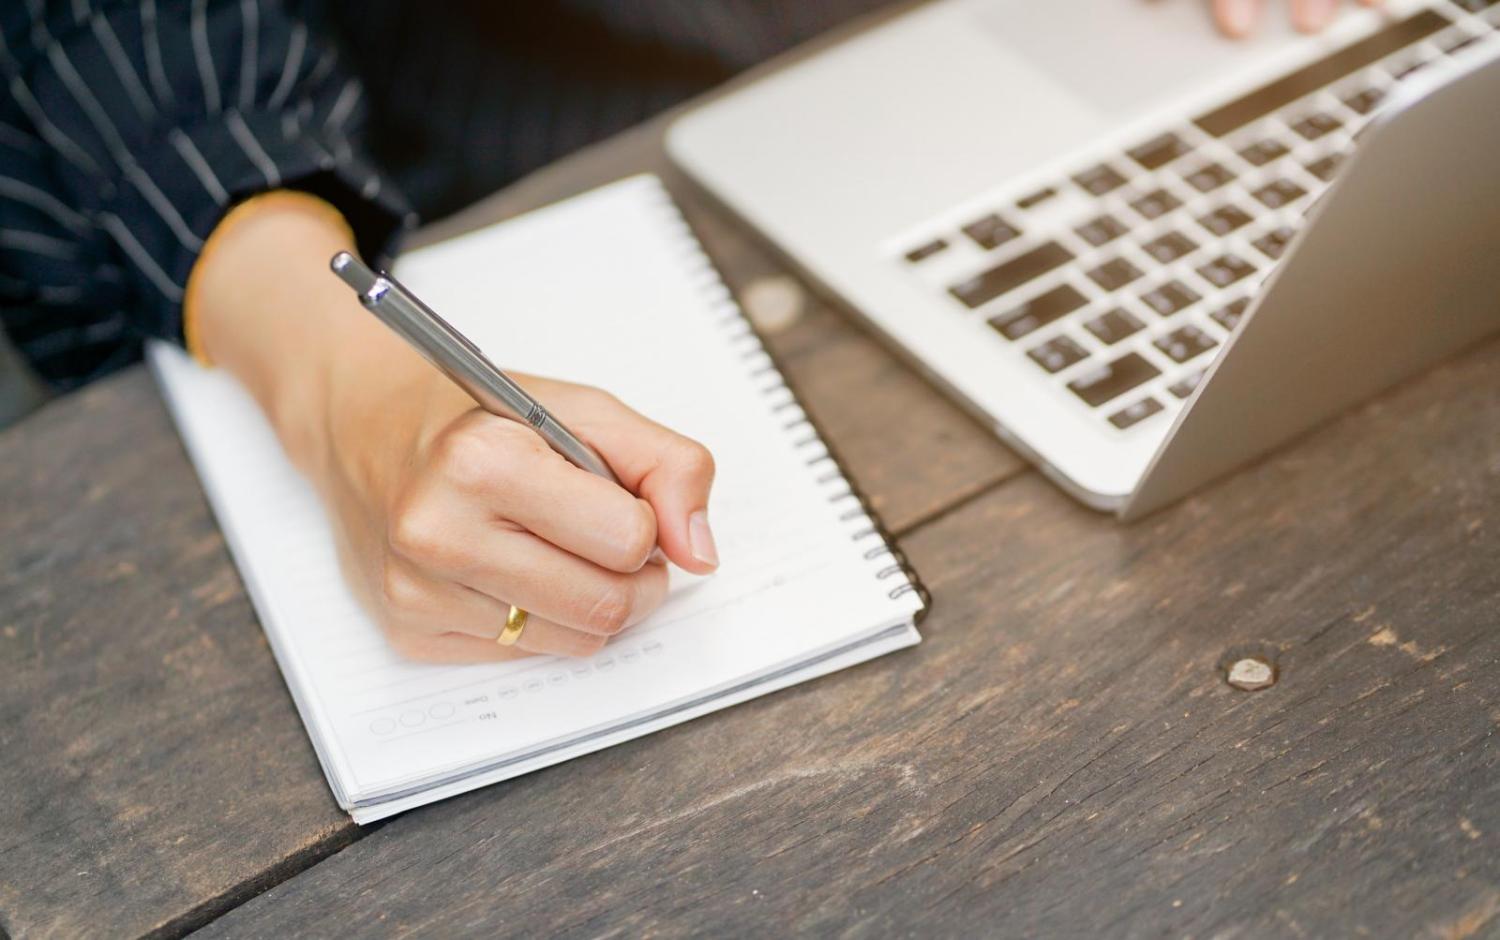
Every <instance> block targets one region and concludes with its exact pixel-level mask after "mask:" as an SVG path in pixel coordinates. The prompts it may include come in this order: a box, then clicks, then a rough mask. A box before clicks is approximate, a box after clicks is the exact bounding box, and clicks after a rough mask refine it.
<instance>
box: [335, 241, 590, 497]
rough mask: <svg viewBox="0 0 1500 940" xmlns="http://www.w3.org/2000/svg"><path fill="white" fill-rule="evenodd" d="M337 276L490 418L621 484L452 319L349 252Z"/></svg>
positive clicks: (338, 262) (339, 261)
mask: <svg viewBox="0 0 1500 940" xmlns="http://www.w3.org/2000/svg"><path fill="white" fill-rule="evenodd" d="M329 267H331V268H333V273H334V274H337V275H338V276H339V277H340V278H341V279H342V280H343V281H344V283H345V284H348V285H349V286H350V287H352V288H354V291H355V293H357V294H358V295H359V302H360V303H361V304H363V305H364V308H365V309H366V310H368V311H370V312H371V313H373V314H375V316H377V317H379V318H380V320H381V322H382V323H384V324H385V325H386V326H388V327H390V328H391V329H392V330H395V331H396V335H398V336H400V337H401V338H402V339H404V340H406V341H407V342H408V343H410V344H411V346H412V348H414V349H416V351H417V352H419V353H421V354H422V356H423V358H425V359H426V360H427V361H428V362H430V363H432V364H433V365H434V366H437V368H438V369H439V371H441V372H442V373H443V374H444V375H446V376H447V377H448V378H450V379H452V380H453V382H454V383H455V384H456V385H458V387H459V388H461V389H463V390H464V391H466V392H468V393H469V396H470V397H471V398H473V399H474V401H476V402H478V403H479V406H480V407H481V408H483V409H484V410H485V411H488V412H489V413H490V414H495V415H500V416H501V417H503V418H514V419H516V420H517V421H524V422H526V423H527V424H529V425H531V426H532V427H533V428H535V429H536V432H537V433H538V434H540V435H541V436H542V440H544V441H546V442H547V443H548V444H549V445H550V446H551V447H552V449H553V450H555V451H557V452H558V453H559V454H562V455H563V456H564V457H566V458H567V459H568V460H569V461H571V462H572V463H573V464H575V465H577V466H579V467H582V468H583V469H585V470H587V471H589V472H590V473H594V474H598V475H599V476H601V477H604V478H605V479H606V480H610V481H612V482H615V483H619V482H620V481H619V480H618V479H617V478H616V477H615V475H614V473H612V472H611V471H610V469H609V464H607V463H605V462H604V458H603V457H600V456H599V452H598V451H596V450H594V449H593V448H592V447H590V446H589V445H587V444H585V443H584V442H583V441H581V440H579V439H578V436H577V435H576V434H574V433H573V432H572V431H569V430H568V429H567V428H566V427H564V426H563V424H562V422H560V421H558V420H557V419H556V418H554V417H552V415H551V414H550V413H549V412H548V411H547V409H546V408H544V407H542V404H541V402H539V401H537V400H536V399H535V398H532V397H531V396H530V395H528V394H527V393H526V390H525V389H523V388H521V386H519V385H517V384H516V383H515V381H514V380H512V379H511V377H510V376H508V375H506V374H505V373H504V372H501V371H500V369H499V368H498V367H497V366H496V365H495V364H494V363H493V362H490V360H489V358H488V357H486V356H485V354H484V353H482V352H480V350H479V347H478V346H475V345H474V344H473V343H471V342H469V340H468V338H467V337H465V336H464V335H463V334H462V333H460V332H459V331H458V330H455V329H454V328H453V326H452V325H451V324H449V323H448V321H447V320H444V319H443V318H442V317H440V316H438V315H437V314H436V313H435V312H433V310H432V308H431V307H428V306H427V305H426V304H424V303H422V301H420V300H418V299H417V298H416V297H414V296H412V293H411V291H409V290H407V289H406V288H404V287H402V286H401V284H400V283H399V282H397V281H396V279H395V278H393V277H391V276H390V275H389V274H386V273H384V272H380V273H376V272H375V271H372V270H370V269H369V268H368V267H367V266H366V265H365V264H364V263H363V262H362V261H360V260H359V259H358V258H356V257H354V256H353V255H351V254H350V253H349V252H347V251H341V252H339V253H338V254H336V255H334V256H333V260H332V261H331V262H330V263H329Z"/></svg>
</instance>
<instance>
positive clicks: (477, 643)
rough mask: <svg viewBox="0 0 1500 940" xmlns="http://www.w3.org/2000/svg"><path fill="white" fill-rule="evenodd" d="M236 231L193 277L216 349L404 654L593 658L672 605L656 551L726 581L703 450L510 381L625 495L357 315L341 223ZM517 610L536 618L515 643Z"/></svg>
mask: <svg viewBox="0 0 1500 940" xmlns="http://www.w3.org/2000/svg"><path fill="white" fill-rule="evenodd" d="M250 208H251V207H250V206H247V207H246V209H250ZM229 226H230V227H229V228H228V229H227V230H226V231H225V232H224V233H223V234H224V236H225V238H224V239H222V240H220V239H216V242H217V243H216V244H215V246H214V250H213V252H212V253H211V254H206V255H205V257H204V259H202V260H201V261H200V267H199V268H195V270H194V277H195V278H203V279H204V280H203V283H202V284H201V285H200V290H199V292H198V296H200V297H201V298H203V306H202V310H201V320H202V322H201V334H202V339H203V345H204V346H205V348H206V352H207V353H208V354H209V356H210V357H212V359H213V360H214V361H215V363H216V364H217V365H219V366H220V367H222V368H226V369H228V370H229V371H231V372H233V373H234V374H235V375H236V376H237V377H239V378H240V380H241V381H242V382H243V383H244V384H245V385H246V387H247V388H248V389H249V390H250V391H251V393H252V394H253V395H254V396H255V397H256V399H257V401H258V402H259V403H260V405H261V407H262V410H263V411H265V413H266V414H267V416H268V417H269V418H270V419H271V422H272V424H273V425H274V426H275V428H276V430H277V434H278V436H279V437H280V438H281V441H282V443H283V446H284V447H285V448H286V450H287V453H288V455H289V456H290V457H291V458H292V460H293V461H294V462H295V463H297V465H298V466H299V468H301V469H302V470H303V472H304V473H306V474H307V475H308V477H309V478H310V479H311V480H312V481H313V482H314V484H315V485H316V486H317V488H318V490H319V492H320V494H321V495H322V497H323V500H324V502H325V504H326V505H327V508H328V509H329V514H330V516H331V518H332V520H333V522H334V529H335V532H336V535H337V537H338V541H339V547H340V557H341V559H342V561H343V563H344V568H345V575H346V578H347V580H348V582H349V584H350V585H351V587H352V588H353V589H354V591H355V593H356V594H357V595H358V596H359V597H360V599H361V601H362V602H363V603H364V605H365V606H366V608H367V609H368V610H369V611H370V613H371V614H372V615H373V616H374V617H375V619H376V620H377V621H378V622H379V623H380V625H381V626H382V628H383V629H384V631H385V633H386V636H387V637H388V639H389V640H390V642H391V644H392V645H393V646H394V647H395V648H396V649H397V650H398V651H400V652H401V653H403V654H405V655H407V656H410V657H412V658H416V659H421V660H428V661H445V662H474V661H484V660H496V659H507V658H514V657H517V656H524V655H527V654H528V653H551V654H561V655H569V656H586V655H591V654H593V653H595V652H597V651H598V650H599V649H600V648H601V647H602V646H603V645H604V644H605V642H606V641H607V640H608V639H609V637H611V636H613V635H615V634H617V633H619V632H620V631H621V630H624V629H626V628H628V627H630V626H633V625H634V624H637V623H639V622H640V621H641V620H643V619H644V618H645V617H646V616H647V615H648V614H649V613H651V611H653V610H654V609H656V607H657V606H659V605H660V604H661V602H662V601H663V599H664V598H665V597H666V593H667V569H666V565H665V564H664V563H663V562H662V561H661V560H659V558H653V557H652V556H653V553H654V550H655V549H656V547H657V546H658V545H659V546H660V548H661V550H662V553H663V554H664V555H665V556H666V558H668V559H670V560H671V561H673V562H675V563H676V564H678V565H679V566H681V567H682V568H684V569H686V570H688V571H691V572H694V573H699V574H704V573H708V572H710V571H712V570H713V569H714V568H715V567H716V566H717V564H718V558H717V555H716V550H715V547H714V543H713V537H712V534H711V533H710V531H709V528H708V522H707V517H706V515H705V512H704V511H705V507H706V506H707V504H708V496H709V489H710V487H711V485H712V482H713V474H714V466H713V461H712V459H711V458H710V456H709V454H708V452H707V451H706V450H704V448H703V447H702V446H700V445H698V444H697V443H695V442H693V441H691V440H689V439H687V438H685V437H683V436H681V435H679V434H676V433H674V432H672V431H670V430H668V429H666V428H664V427H662V426H660V425H658V424H655V423H654V422H651V421H649V420H647V419H646V418H644V417H642V416H641V415H639V414H637V413H635V412H634V411H632V410H631V409H629V408H628V407H626V406H625V405H623V404H621V403H620V402H619V401H617V400H616V399H614V398H613V397H611V396H609V395H607V394H605V393H604V392H601V391H598V390H596V389H592V388H587V387H583V386H578V385H573V384H569V383H566V382H557V381H549V380H546V379H540V378H533V377H528V376H515V377H516V379H517V381H519V382H521V384H523V385H524V386H526V388H527V390H528V391H530V392H531V393H532V394H533V395H535V396H536V397H537V398H538V399H539V400H541V401H542V402H544V403H545V404H546V406H547V407H548V409H549V410H551V411H552V412H553V413H555V414H556V415H557V416H558V418H559V419H561V420H562V421H563V423H565V424H566V425H568V426H569V427H570V428H571V429H572V430H573V431H574V432H575V433H577V434H578V435H579V436H580V437H582V438H584V439H585V440H587V441H588V442H589V443H590V444H591V445H593V446H594V447H595V449H597V450H598V451H599V453H600V454H601V455H602V456H603V457H604V458H605V460H606V461H607V462H608V463H609V465H610V467H611V469H612V470H613V471H614V472H615V474H616V475H617V476H618V477H619V478H620V480H621V482H622V483H623V484H624V485H625V486H626V487H628V488H629V491H628V492H627V490H626V489H622V488H621V487H620V486H617V485H615V484H613V483H611V482H609V481H607V480H604V479H602V478H600V477H597V476H594V475H593V474H590V473H588V472H586V471H584V470H580V469H578V468H577V467H574V466H573V465H572V464H570V463H568V462H567V461H566V460H564V459H563V458H562V457H560V456H559V455H557V454H556V453H555V452H553V451H552V450H551V449H550V448H549V447H548V446H547V445H546V443H545V442H544V441H543V440H542V439H541V438H540V437H539V436H538V435H537V434H536V433H535V431H533V430H532V429H531V428H530V427H529V426H528V425H526V424H524V423H522V422H518V421H513V420H509V419H507V418H501V417H497V416H495V415H491V414H489V413H487V412H485V411H483V410H481V409H479V408H477V407H476V406H475V404H474V402H473V400H472V399H470V398H469V397H468V396H467V395H465V394H464V393H463V392H462V391H461V390H460V389H459V388H458V387H457V386H455V385H454V384H453V383H452V382H451V381H449V380H448V379H447V378H445V377H443V376H442V375H441V374H440V373H438V372H437V371H436V370H435V369H433V368H432V367H431V366H429V365H428V364H427V363H426V362H425V361H423V360H422V359H421V358H420V357H419V356H418V355H417V354H416V353H415V352H414V351H412V350H411V348H410V347H408V346H407V345H406V344H405V343H403V342H402V341H401V340H400V339H399V338H397V337H396V336H395V334H393V333H391V332H390V331H389V330H388V329H387V328H386V327H385V326H384V325H383V324H382V323H380V322H379V321H378V320H376V319H375V318H374V317H372V316H371V315H370V314H369V313H368V312H366V311H365V310H364V309H363V308H361V307H360V306H359V304H358V302H357V301H356V300H355V298H354V296H353V295H352V294H351V293H350V292H349V290H348V288H347V287H345V286H344V285H343V284H342V283H341V282H340V281H339V280H338V279H337V278H336V277H335V276H334V275H333V274H331V273H330V272H329V271H328V267H327V263H328V259H329V258H330V257H332V255H333V254H334V253H335V252H337V251H339V250H341V249H348V248H350V246H349V245H348V244H347V242H348V238H347V235H346V234H343V233H342V232H341V230H340V226H339V225H338V224H337V220H336V219H335V220H333V221H332V223H330V221H329V219H328V217H327V215H326V214H324V215H319V214H318V213H316V212H303V211H300V210H299V209H298V208H297V206H296V205H295V204H293V205H286V204H282V205H280V206H278V207H273V208H267V209H265V210H263V211H258V212H256V213H254V214H251V215H250V216H249V217H248V218H247V217H245V216H244V215H240V216H237V217H235V219H234V221H232V222H231V223H229ZM247 285H254V289H247ZM632 494H639V496H636V495H632ZM511 604H515V605H517V606H519V607H523V608H525V609H526V610H527V611H528V612H529V614H530V617H529V620H528V622H527V625H526V629H525V631H524V632H523V633H522V635H521V639H520V641H519V642H518V643H517V645H516V646H514V647H502V646H500V645H499V644H497V643H496V642H495V637H496V636H497V635H498V634H499V632H500V630H501V628H502V627H503V626H504V625H505V620H506V615H507V613H508V612H509V610H510V605H511Z"/></svg>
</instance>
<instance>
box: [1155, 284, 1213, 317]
mask: <svg viewBox="0 0 1500 940" xmlns="http://www.w3.org/2000/svg"><path fill="white" fill-rule="evenodd" d="M1202 299H1203V298H1202V297H1200V296H1199V295H1198V292H1197V291H1195V290H1193V289H1192V288H1191V287H1188V286H1187V285H1186V284H1183V283H1182V282H1181V281H1168V282H1167V283H1165V284H1163V285H1162V286H1160V287H1158V288H1156V289H1154V290H1149V291H1147V292H1146V293H1144V294H1142V295H1141V302H1142V303H1144V304H1145V305H1146V306H1148V307H1150V308H1151V309H1152V310H1153V311H1155V312H1156V315H1157V316H1159V317H1170V316H1171V315H1172V314H1174V313H1177V312H1178V311H1180V310H1186V309H1187V308H1188V307H1191V306H1192V305H1193V304H1195V303H1197V302H1198V301H1200V300H1202Z"/></svg>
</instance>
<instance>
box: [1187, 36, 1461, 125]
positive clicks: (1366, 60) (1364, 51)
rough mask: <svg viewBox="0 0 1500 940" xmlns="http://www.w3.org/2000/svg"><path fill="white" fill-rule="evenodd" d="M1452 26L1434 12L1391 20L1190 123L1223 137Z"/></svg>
mask: <svg viewBox="0 0 1500 940" xmlns="http://www.w3.org/2000/svg"><path fill="white" fill-rule="evenodd" d="M1451 25H1453V21H1452V20H1450V19H1448V17H1446V16H1444V15H1443V14H1441V13H1439V12H1438V11H1436V10H1423V11H1421V12H1419V13H1416V14H1415V15H1413V16H1409V17H1407V18H1406V19H1404V20H1399V21H1395V22H1391V23H1389V25H1387V26H1385V27H1384V28H1383V29H1381V30H1380V31H1379V32H1377V33H1375V34H1373V35H1371V36H1367V37H1365V38H1364V39H1362V40H1360V41H1358V42H1356V43H1354V44H1353V45H1349V46H1345V47H1344V48H1343V49H1341V50H1339V51H1338V52H1335V53H1333V54H1332V55H1329V56H1327V57H1326V58H1323V59H1319V60H1318V61H1316V62H1313V63H1311V64H1309V65H1306V66H1303V67H1302V68H1300V69H1298V70H1297V71H1295V72H1293V73H1291V74H1290V75H1283V76H1282V77H1281V78H1279V79H1277V80H1276V81H1274V82H1272V83H1271V84H1269V85H1266V86H1264V87H1262V88H1259V89H1257V90H1255V91H1252V92H1250V93H1249V94H1248V95H1244V96H1242V97H1240V98H1238V99H1237V100H1235V101H1231V102H1230V103H1229V104H1226V105H1224V106H1223V107H1221V108H1219V109H1217V110H1215V111H1213V112H1211V113H1209V114H1205V115H1203V116H1202V117H1200V118H1197V119H1196V120H1195V121H1194V122H1193V123H1195V124H1197V125H1198V127H1199V128H1200V129H1201V130H1203V131H1204V132H1206V133H1208V134H1212V135H1213V136H1215V137H1223V136H1224V135H1225V134H1230V133H1233V132H1234V131H1236V130H1239V129H1240V128H1241V127H1244V126H1246V125H1247V124H1250V123H1252V122H1254V121H1258V120H1260V119H1261V118H1263V117H1265V116H1266V115H1268V114H1271V113H1273V112H1275V111H1279V110H1281V108H1282V107H1284V106H1285V105H1289V104H1291V103H1292V102H1293V101H1296V100H1297V99H1298V98H1301V97H1303V96H1304V95H1308V94H1310V93H1312V92H1314V91H1317V90H1319V89H1322V88H1325V87H1327V86H1328V85H1331V84H1333V83H1334V82H1337V81H1339V80H1340V79H1343V78H1345V77H1347V76H1350V75H1353V74H1355V73H1356V72H1358V71H1360V70H1361V69H1363V68H1365V67H1366V66H1369V65H1373V64H1374V63H1376V62H1378V61H1380V60H1381V59H1383V58H1385V57H1386V56H1388V55H1390V54H1391V53H1393V52H1395V51H1396V50H1398V49H1403V48H1405V47H1407V46H1409V45H1411V44H1412V43H1414V42H1417V41H1418V40H1420V39H1423V38H1425V37H1427V36H1430V35H1432V34H1433V33H1437V32H1440V31H1442V30H1444V29H1447V28H1448V27H1449V26H1451Z"/></svg>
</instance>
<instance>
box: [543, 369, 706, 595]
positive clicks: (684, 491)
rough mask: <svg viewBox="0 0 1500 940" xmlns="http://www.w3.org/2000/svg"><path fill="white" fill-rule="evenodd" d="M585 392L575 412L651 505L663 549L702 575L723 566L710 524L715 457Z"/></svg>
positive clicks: (610, 400)
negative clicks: (710, 496)
mask: <svg viewBox="0 0 1500 940" xmlns="http://www.w3.org/2000/svg"><path fill="white" fill-rule="evenodd" d="M579 391H580V392H582V393H584V394H585V395H586V396H587V398H586V399H585V400H584V401H581V402H571V403H569V410H570V412H573V413H577V414H578V416H579V417H578V419H577V424H578V425H579V426H580V428H582V431H581V433H584V434H585V435H586V436H587V437H588V439H589V441H590V442H592V443H593V444H594V446H596V447H598V448H599V450H600V452H601V453H602V454H603V455H604V458H605V459H606V460H608V461H609V465H610V467H611V468H612V469H613V470H614V471H615V473H616V475H618V476H619V477H620V481H621V482H622V483H624V484H625V486H626V487H627V488H628V489H630V490H631V491H633V492H635V493H638V494H639V495H640V496H641V498H643V499H645V500H646V501H647V502H648V503H650V504H651V508H652V509H653V510H654V511H655V514H656V537H657V543H658V544H659V545H660V546H661V549H662V551H663V552H665V553H666V555H667V557H668V558H670V559H672V561H673V562H675V563H676V564H678V565H679V566H681V567H682V568H684V569H685V570H687V571H691V572H694V573H696V574H708V573H709V572H711V571H713V570H714V569H715V568H717V567H718V566H719V551H718V547H717V545H716V544H715V543H714V536H713V530H712V529H711V528H710V526H709V522H708V495H709V491H710V489H712V487H713V482H714V461H713V457H712V455H710V454H709V452H708V450H707V449H705V448H704V447H703V445H701V444H699V443H698V442H697V441H694V440H692V439H690V438H687V437H683V436H682V435H681V434H678V433H676V432H675V431H671V430H669V429H667V428H665V427H662V426H661V425H659V424H657V423H656V422H654V421H651V420H648V419H647V418H645V417H643V416H641V415H640V414H637V413H636V412H635V411H633V410H631V409H630V408H628V407H626V406H625V405H624V404H622V403H621V402H620V401H619V400H617V399H615V398H614V397H613V396H610V395H608V394H606V393H603V392H600V391H598V390H596V389H581V390H579ZM569 420H570V421H572V420H573V418H572V417H571V415H570V416H569Z"/></svg>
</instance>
